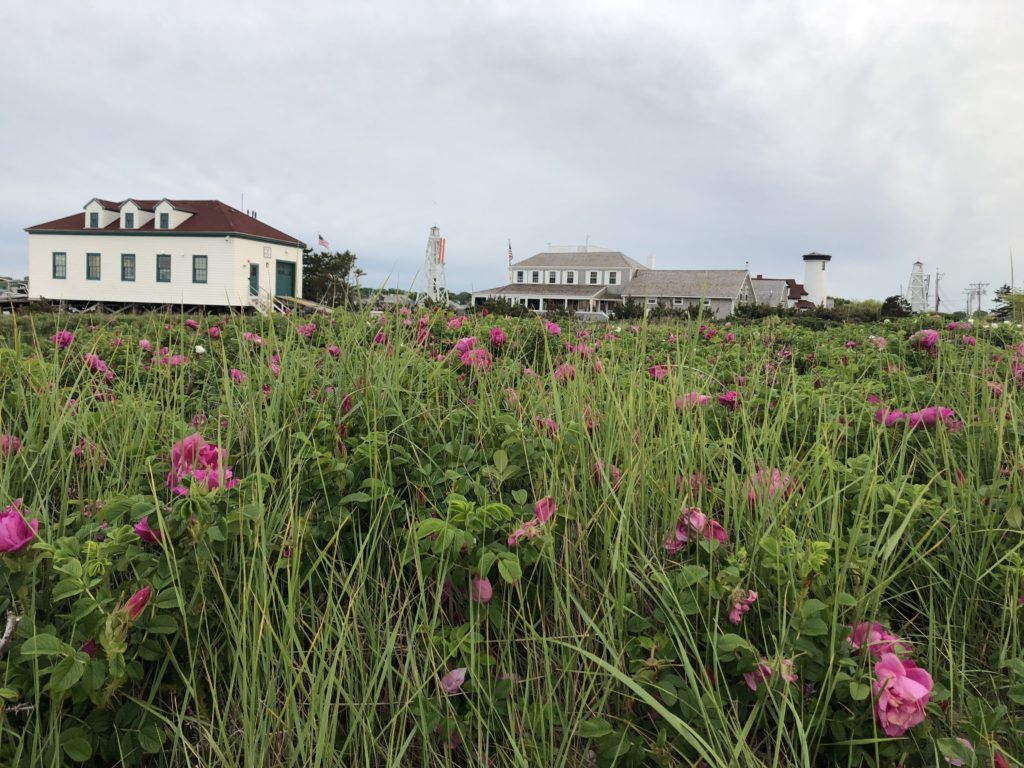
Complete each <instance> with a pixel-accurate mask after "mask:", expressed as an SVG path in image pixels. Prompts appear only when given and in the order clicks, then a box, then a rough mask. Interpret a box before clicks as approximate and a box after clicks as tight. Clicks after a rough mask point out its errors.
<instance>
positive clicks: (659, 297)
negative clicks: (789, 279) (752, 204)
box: [473, 246, 754, 317]
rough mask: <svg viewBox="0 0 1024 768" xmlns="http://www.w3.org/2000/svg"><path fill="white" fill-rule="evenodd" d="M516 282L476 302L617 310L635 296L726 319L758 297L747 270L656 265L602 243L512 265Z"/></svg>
mask: <svg viewBox="0 0 1024 768" xmlns="http://www.w3.org/2000/svg"><path fill="white" fill-rule="evenodd" d="M509 278H510V282H509V283H508V284H507V285H503V286H500V287H498V288H491V289H490V290H486V291H479V292H477V293H474V294H473V304H474V305H477V304H482V303H484V302H485V301H486V300H487V299H490V298H504V299H507V300H508V301H510V302H512V303H513V304H520V305H522V306H525V307H526V308H528V309H532V310H536V311H546V310H554V309H557V310H564V311H569V312H572V311H587V312H594V311H601V312H613V311H615V309H616V308H618V307H621V306H622V304H623V302H624V301H625V300H626V299H629V298H634V299H636V300H639V301H641V302H643V303H644V304H645V305H646V306H647V307H648V308H653V307H655V306H661V307H666V308H675V309H696V308H698V307H702V308H703V311H704V314H706V315H709V316H714V317H725V316H727V315H730V314H732V313H733V312H735V310H736V306H737V305H738V304H742V303H745V302H753V301H754V289H753V287H752V286H751V283H750V275H749V274H748V273H747V271H746V270H744V269H725V270H722V269H718V270H716V269H711V270H688V269H654V263H653V259H651V262H650V263H649V264H648V266H646V267H645V266H644V265H643V264H641V263H640V262H638V261H635V260H634V259H631V258H629V257H628V256H626V255H625V254H623V253H620V252H619V251H613V250H610V249H608V248H598V247H596V246H589V247H588V246H580V247H573V248H559V249H554V248H552V249H549V250H548V251H545V252H543V253H538V254H537V255H536V256H531V257H530V258H528V259H524V260H522V261H519V262H516V263H514V264H512V266H511V268H510V269H509Z"/></svg>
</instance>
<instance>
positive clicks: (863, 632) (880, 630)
mask: <svg viewBox="0 0 1024 768" xmlns="http://www.w3.org/2000/svg"><path fill="white" fill-rule="evenodd" d="M846 641H847V642H848V643H849V644H850V645H851V646H852V647H853V650H855V651H860V649H861V648H863V647H865V646H866V647H867V652H868V653H869V654H871V655H872V656H874V657H876V658H881V657H882V656H883V655H885V654H887V653H891V654H897V653H912V652H913V648H912V647H911V645H910V643H908V642H907V641H906V640H901V639H900V638H899V637H897V636H896V635H893V634H890V633H889V631H888V630H886V628H885V627H883V626H882V625H881V624H879V623H878V622H868V621H861V622H858V623H856V624H854V625H853V626H852V627H850V635H849V637H847V638H846Z"/></svg>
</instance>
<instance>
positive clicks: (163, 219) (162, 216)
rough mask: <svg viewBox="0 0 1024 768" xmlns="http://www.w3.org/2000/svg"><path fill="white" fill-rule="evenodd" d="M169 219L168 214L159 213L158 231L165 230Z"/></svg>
mask: <svg viewBox="0 0 1024 768" xmlns="http://www.w3.org/2000/svg"><path fill="white" fill-rule="evenodd" d="M169 219H170V214H169V213H161V214H160V229H167V225H168V223H169Z"/></svg>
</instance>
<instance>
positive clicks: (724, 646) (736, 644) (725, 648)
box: [715, 632, 750, 654]
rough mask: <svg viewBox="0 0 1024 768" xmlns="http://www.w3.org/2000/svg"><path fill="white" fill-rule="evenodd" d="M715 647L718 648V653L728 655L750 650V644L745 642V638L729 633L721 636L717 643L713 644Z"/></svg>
mask: <svg viewBox="0 0 1024 768" xmlns="http://www.w3.org/2000/svg"><path fill="white" fill-rule="evenodd" d="M715 647H716V648H718V652H719V653H721V654H728V653H735V652H736V651H741V650H743V651H745V650H750V643H749V642H747V639H746V638H745V637H740V636H739V635H736V634H733V633H731V632H730V633H727V634H724V635H721V636H720V637H719V638H718V642H716V643H715Z"/></svg>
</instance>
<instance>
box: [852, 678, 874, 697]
mask: <svg viewBox="0 0 1024 768" xmlns="http://www.w3.org/2000/svg"><path fill="white" fill-rule="evenodd" d="M869 696H871V686H870V685H868V684H867V683H854V682H851V683H850V698H851V699H853V700H854V701H864V699H866V698H868V697H869Z"/></svg>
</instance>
